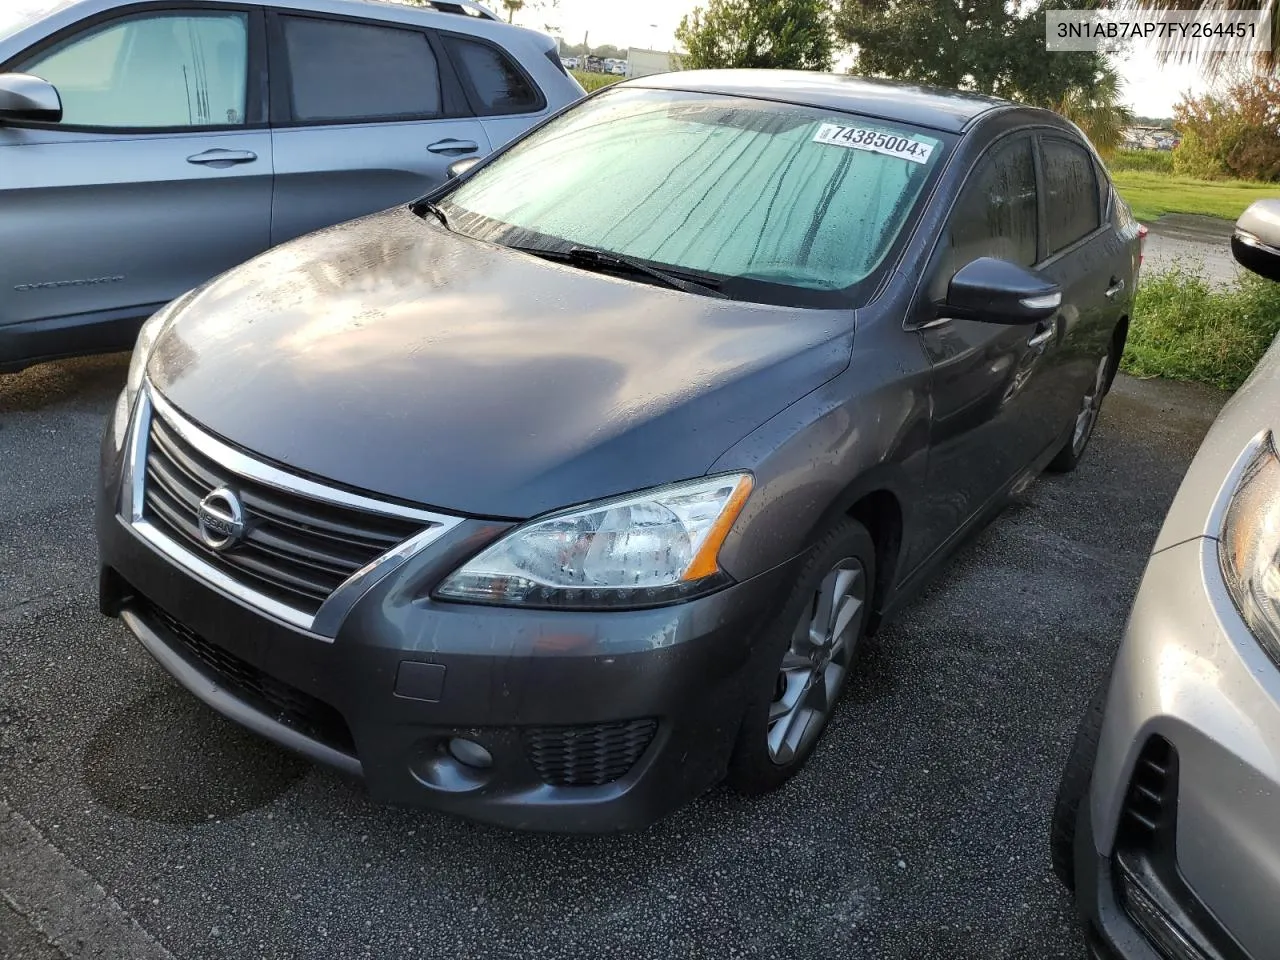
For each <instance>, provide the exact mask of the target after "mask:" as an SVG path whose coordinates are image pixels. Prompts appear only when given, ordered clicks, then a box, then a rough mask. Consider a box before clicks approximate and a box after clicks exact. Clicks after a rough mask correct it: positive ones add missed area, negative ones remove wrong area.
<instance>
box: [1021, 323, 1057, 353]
mask: <svg viewBox="0 0 1280 960" xmlns="http://www.w3.org/2000/svg"><path fill="white" fill-rule="evenodd" d="M1057 329H1058V328H1057V325H1056V324H1055V323H1054V322H1053V321H1052V320H1050V321H1048V322H1047V323H1045V324H1044V326H1043V328H1040V329H1037V330H1036V332H1035V333H1033V334H1032V335H1031V337H1030V338H1029V339H1028V340H1027V346H1028V347H1039V346H1043V345H1044V344H1046V343H1048V342H1049V341H1050V340H1052V339H1053V335H1054V333H1055V332H1056V331H1057Z"/></svg>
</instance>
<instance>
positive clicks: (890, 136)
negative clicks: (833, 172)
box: [813, 123, 933, 163]
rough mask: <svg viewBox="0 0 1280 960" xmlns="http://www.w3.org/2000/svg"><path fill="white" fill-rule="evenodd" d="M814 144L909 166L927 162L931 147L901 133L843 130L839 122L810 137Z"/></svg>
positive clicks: (858, 128) (843, 127) (828, 125)
mask: <svg viewBox="0 0 1280 960" xmlns="http://www.w3.org/2000/svg"><path fill="white" fill-rule="evenodd" d="M813 142H814V143H829V144H833V145H835V146H837V147H852V148H853V149H854V150H869V151H871V152H872V153H883V154H885V155H886V156H889V157H898V158H899V159H901V160H910V161H911V162H912V163H928V162H929V155H930V154H931V153H933V144H931V143H926V142H925V141H923V140H917V139H915V138H914V137H907V136H902V135H901V134H895V133H885V132H884V131H883V130H869V129H867V128H866V127H846V126H843V125H841V124H838V123H824V124H822V125H821V126H820V127H818V132H817V133H815V134H814V135H813Z"/></svg>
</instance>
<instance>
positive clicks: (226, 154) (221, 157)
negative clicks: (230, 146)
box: [187, 147, 258, 167]
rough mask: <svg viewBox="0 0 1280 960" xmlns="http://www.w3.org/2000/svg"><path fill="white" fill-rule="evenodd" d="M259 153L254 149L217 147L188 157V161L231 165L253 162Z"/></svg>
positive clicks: (206, 164) (210, 164)
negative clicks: (224, 148)
mask: <svg viewBox="0 0 1280 960" xmlns="http://www.w3.org/2000/svg"><path fill="white" fill-rule="evenodd" d="M257 159H258V155H257V154H256V153H254V152H253V151H252V150H223V149H222V148H221V147H216V148H214V149H213V150H206V151H205V152H204V153H197V154H194V155H193V156H190V157H187V163H199V164H201V165H203V166H206V167H230V166H233V165H234V164H237V163H253V161H255V160H257Z"/></svg>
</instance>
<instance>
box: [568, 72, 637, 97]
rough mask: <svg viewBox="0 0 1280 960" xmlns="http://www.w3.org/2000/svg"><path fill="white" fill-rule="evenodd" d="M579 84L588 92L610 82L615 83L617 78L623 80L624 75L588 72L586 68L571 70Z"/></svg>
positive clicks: (605, 85)
mask: <svg viewBox="0 0 1280 960" xmlns="http://www.w3.org/2000/svg"><path fill="white" fill-rule="evenodd" d="M569 72H570V73H572V74H573V76H574V79H576V80H577V81H578V82H579V83H580V84H582V89H583V90H585V91H587V93H590V92H591V91H592V90H599V89H600V88H601V87H607V86H609V84H611V83H617V82H618V81H619V80H625V79H627V78H626V77H620V76H618V75H617V74H614V73H590V72H588V71H586V70H571V71H569Z"/></svg>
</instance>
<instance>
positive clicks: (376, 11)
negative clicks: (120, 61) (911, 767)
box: [0, 0, 545, 60]
mask: <svg viewBox="0 0 1280 960" xmlns="http://www.w3.org/2000/svg"><path fill="white" fill-rule="evenodd" d="M8 2H10V0H0V6H3V5H4V4H6V3H8ZM204 2H205V3H208V2H210V0H204ZM212 2H214V3H232V4H237V3H238V4H249V5H252V6H259V7H266V6H270V7H279V8H285V9H296V10H304V11H311V12H315V13H330V14H336V15H339V16H341V15H346V16H350V17H365V18H368V19H372V20H391V21H395V22H398V23H421V24H423V25H429V26H432V27H435V28H437V29H454V30H460V31H462V32H465V33H472V34H480V35H483V36H489V37H492V38H497V37H499V36H506V37H511V36H513V35H515V34H524V35H526V36H529V37H538V38H543V37H545V35H544V34H541V33H540V32H538V31H536V30H530V29H529V28H527V27H519V26H516V25H514V24H509V23H507V22H506V21H505V20H503V19H502V18H501V17H499V16H498V15H497V14H496V13H494V12H493V10H491V9H490V8H489V7H487V6H485V5H484V4H483V3H481V2H480V0H421V2H416V3H414V2H408V0H212ZM132 5H133V4H132V2H131V0H43V2H37V3H35V4H33V5H32V6H33V11H32V12H33V15H35V19H34V20H33V21H32V22H29V23H24V22H22V21H18V22H19V24H21V25H20V26H19V27H18V29H17V31H16V32H14V33H12V34H7V35H2V36H0V60H3V59H5V56H6V55H7V54H9V53H11V52H13V51H12V50H10V49H9V48H11V47H12V48H13V49H14V50H19V49H22V48H23V46H25V45H26V44H27V43H29V42H30V39H29V38H30V37H31V36H32V35H35V36H44V35H45V34H47V33H49V32H52V31H54V30H60V29H62V28H64V27H67V26H69V25H71V24H73V23H77V22H78V21H80V20H81V19H84V18H86V17H91V16H95V15H97V14H101V13H109V12H112V11H114V10H118V9H121V8H124V7H130V6H132ZM42 7H43V10H41V8H42Z"/></svg>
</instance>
